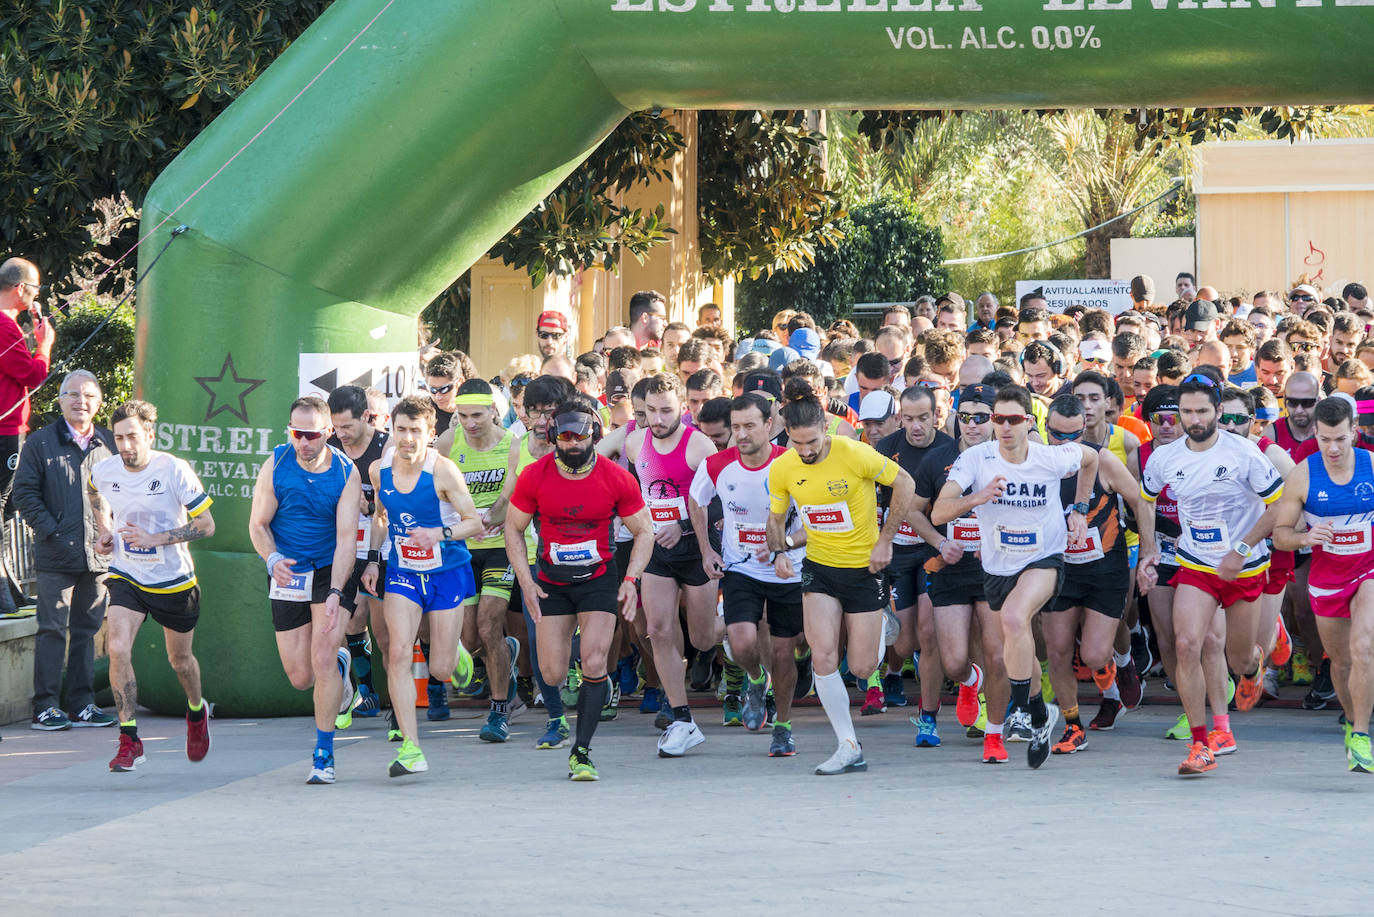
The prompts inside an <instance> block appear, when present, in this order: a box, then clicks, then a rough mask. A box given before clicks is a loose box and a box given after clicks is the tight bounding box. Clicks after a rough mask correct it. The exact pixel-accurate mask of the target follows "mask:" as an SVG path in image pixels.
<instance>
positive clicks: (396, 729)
mask: <svg viewBox="0 0 1374 917" xmlns="http://www.w3.org/2000/svg"><path fill="white" fill-rule="evenodd" d="M404 737H405V736H404V735H403V734H402V732H401V724H400V723H398V722H396V711H395V710H388V711H387V712H386V740H387V741H388V742H399V741H401V739H403V738H404Z"/></svg>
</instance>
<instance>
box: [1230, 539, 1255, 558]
mask: <svg viewBox="0 0 1374 917" xmlns="http://www.w3.org/2000/svg"><path fill="white" fill-rule="evenodd" d="M1231 550H1232V551H1235V552H1236V553H1237V554H1239V555H1240V556H1241V557H1249V556H1250V551H1251V548H1250V546H1249V545H1248V544H1246V543H1245V542H1243V541H1237V542H1236V543H1235V544H1233V545H1231Z"/></svg>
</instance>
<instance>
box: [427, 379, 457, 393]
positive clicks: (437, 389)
mask: <svg viewBox="0 0 1374 917" xmlns="http://www.w3.org/2000/svg"><path fill="white" fill-rule="evenodd" d="M425 388H427V389H429V390H430V392H432V393H433V394H435V395H446V394H448V393H449V392H451V391H453V383H452V382H450V383H449V384H448V385H426V386H425Z"/></svg>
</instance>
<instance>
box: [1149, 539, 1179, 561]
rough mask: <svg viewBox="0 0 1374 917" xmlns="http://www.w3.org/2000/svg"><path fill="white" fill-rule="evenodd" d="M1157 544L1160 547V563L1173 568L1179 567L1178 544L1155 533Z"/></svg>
mask: <svg viewBox="0 0 1374 917" xmlns="http://www.w3.org/2000/svg"><path fill="white" fill-rule="evenodd" d="M1155 544H1156V545H1158V546H1159V562H1160V564H1161V565H1164V564H1168V565H1169V566H1171V567H1177V566H1178V542H1176V541H1174V539H1172V538H1169V537H1168V536H1166V535H1161V534H1159V533H1158V532H1155Z"/></svg>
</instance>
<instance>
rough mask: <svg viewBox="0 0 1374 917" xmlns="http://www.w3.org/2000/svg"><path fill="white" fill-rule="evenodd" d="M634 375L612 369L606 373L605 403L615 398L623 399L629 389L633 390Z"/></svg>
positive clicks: (628, 392)
mask: <svg viewBox="0 0 1374 917" xmlns="http://www.w3.org/2000/svg"><path fill="white" fill-rule="evenodd" d="M634 384H635V378H634V375H633V374H632V373H630V372H628V371H626V370H623V369H613V370H611V371H610V372H608V373H606V401H607V403H609V402H612V401H614V400H615V399H617V398H623V397H625V396H626V395H629V394H630V389H632V388H634Z"/></svg>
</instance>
